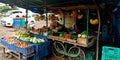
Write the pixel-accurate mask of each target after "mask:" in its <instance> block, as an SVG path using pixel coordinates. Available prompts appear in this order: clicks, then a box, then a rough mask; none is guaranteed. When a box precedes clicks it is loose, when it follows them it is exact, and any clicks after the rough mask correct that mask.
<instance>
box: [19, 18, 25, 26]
mask: <svg viewBox="0 0 120 60" xmlns="http://www.w3.org/2000/svg"><path fill="white" fill-rule="evenodd" d="M25 26H26V22H25V19H24V18H21V19H20V27H22V28H23V27H25Z"/></svg>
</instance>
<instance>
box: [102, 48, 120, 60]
mask: <svg viewBox="0 0 120 60" xmlns="http://www.w3.org/2000/svg"><path fill="white" fill-rule="evenodd" d="M101 60H120V48H116V47H109V46H103V47H102V58H101Z"/></svg>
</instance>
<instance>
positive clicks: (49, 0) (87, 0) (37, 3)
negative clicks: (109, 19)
mask: <svg viewBox="0 0 120 60" xmlns="http://www.w3.org/2000/svg"><path fill="white" fill-rule="evenodd" d="M94 1H95V2H97V4H98V5H100V6H102V7H104V6H103V5H102V3H104V4H111V5H113V6H115V5H117V3H118V1H119V0H0V2H3V3H8V4H11V5H17V6H19V7H23V8H26V7H28V8H29V9H31V8H32V9H33V8H34V9H36V10H37V9H40V7H44V6H45V3H46V6H47V7H48V8H49V7H68V6H79V5H82V4H85V5H91V4H95V3H94ZM106 6H109V5H106Z"/></svg>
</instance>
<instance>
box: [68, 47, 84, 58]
mask: <svg viewBox="0 0 120 60" xmlns="http://www.w3.org/2000/svg"><path fill="white" fill-rule="evenodd" d="M68 53H69V54H75V55H76V57H75V56H69V60H80V59H79V58H83V57H85V53H84V51H83V50H82V49H80V47H76V46H73V47H71V48H70V49H69V51H68Z"/></svg>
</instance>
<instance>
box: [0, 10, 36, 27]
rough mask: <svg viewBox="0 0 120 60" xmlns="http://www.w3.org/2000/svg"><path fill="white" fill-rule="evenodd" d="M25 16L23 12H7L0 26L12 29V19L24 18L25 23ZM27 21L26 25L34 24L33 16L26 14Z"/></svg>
mask: <svg viewBox="0 0 120 60" xmlns="http://www.w3.org/2000/svg"><path fill="white" fill-rule="evenodd" d="M25 16H26V14H25V12H23V11H20V10H13V11H9V12H8V13H7V14H6V17H4V18H2V19H1V25H3V26H11V27H12V26H13V25H14V20H13V19H14V18H18V19H20V18H25V21H26V17H25ZM27 20H28V25H30V24H31V23H35V19H34V16H33V14H28V18H27Z"/></svg>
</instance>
